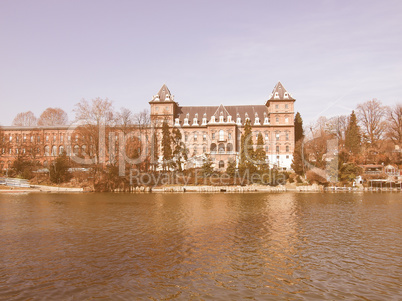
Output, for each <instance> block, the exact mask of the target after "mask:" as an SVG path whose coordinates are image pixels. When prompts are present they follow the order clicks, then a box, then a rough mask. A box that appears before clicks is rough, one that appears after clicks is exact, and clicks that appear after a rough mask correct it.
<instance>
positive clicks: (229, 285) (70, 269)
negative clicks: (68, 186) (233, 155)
mask: <svg viewBox="0 0 402 301" xmlns="http://www.w3.org/2000/svg"><path fill="white" fill-rule="evenodd" d="M401 212H402V202H401V201H400V194H392V193H389V194H386V193H382V194H292V193H287V194H60V195H55V194H29V195H6V194H1V195H0V244H1V248H0V300H13V299H15V300H24V299H33V300H35V299H38V300H39V299H48V300H60V299H68V298H73V299H79V300H81V299H91V298H103V299H112V300H116V299H121V300H133V299H155V300H160V299H164V300H170V299H181V300H188V299H195V300H205V299H213V300H220V299H221V300H229V299H237V300H239V299H241V300H243V299H252V300H277V299H286V300H300V299H306V300H312V299H317V300H323V299H326V300H334V299H342V298H343V299H368V300H392V299H394V300H398V299H400V298H402V290H401V286H400V283H401V276H400V275H402V260H401V255H400V254H402V250H401V248H402V247H401V245H402V244H401V242H402V241H401V235H400V229H401V226H402V222H401Z"/></svg>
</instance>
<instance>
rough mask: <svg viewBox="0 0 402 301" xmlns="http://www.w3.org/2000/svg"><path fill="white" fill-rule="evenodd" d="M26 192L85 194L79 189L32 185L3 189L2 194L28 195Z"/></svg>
mask: <svg viewBox="0 0 402 301" xmlns="http://www.w3.org/2000/svg"><path fill="white" fill-rule="evenodd" d="M26 192H54V193H57V192H84V189H83V188H79V187H56V186H46V185H30V186H29V187H8V186H6V187H4V186H3V187H1V188H0V193H26Z"/></svg>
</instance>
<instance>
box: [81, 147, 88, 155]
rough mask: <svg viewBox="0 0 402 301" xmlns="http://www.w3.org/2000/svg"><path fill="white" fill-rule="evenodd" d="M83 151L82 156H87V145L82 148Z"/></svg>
mask: <svg viewBox="0 0 402 301" xmlns="http://www.w3.org/2000/svg"><path fill="white" fill-rule="evenodd" d="M81 151H82V155H83V156H85V155H86V154H87V146H86V145H83V146H82V147H81Z"/></svg>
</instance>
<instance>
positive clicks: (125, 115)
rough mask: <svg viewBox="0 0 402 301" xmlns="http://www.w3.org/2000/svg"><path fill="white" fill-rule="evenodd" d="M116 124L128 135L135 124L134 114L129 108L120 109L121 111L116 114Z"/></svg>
mask: <svg viewBox="0 0 402 301" xmlns="http://www.w3.org/2000/svg"><path fill="white" fill-rule="evenodd" d="M116 123H117V125H118V126H119V127H120V128H121V129H122V131H123V133H124V134H127V132H128V131H129V129H130V128H132V126H133V124H134V115H133V113H132V112H131V111H130V110H129V109H127V108H124V107H122V108H120V111H119V112H117V113H116Z"/></svg>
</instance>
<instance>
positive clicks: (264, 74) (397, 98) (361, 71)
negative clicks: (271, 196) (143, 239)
mask: <svg viewBox="0 0 402 301" xmlns="http://www.w3.org/2000/svg"><path fill="white" fill-rule="evenodd" d="M278 81H281V83H282V84H283V85H284V87H285V88H286V89H287V90H288V91H289V92H290V94H291V95H292V96H293V97H294V98H296V103H295V111H299V112H300V113H301V115H302V117H303V120H304V122H305V124H306V123H308V122H311V121H313V120H315V119H317V118H318V117H319V116H327V117H331V116H335V115H349V114H350V113H351V111H352V110H354V109H355V108H356V106H357V104H359V103H363V102H365V101H368V100H371V99H373V98H377V99H379V100H380V101H382V103H383V104H384V105H390V106H392V105H395V104H396V103H401V102H402V1H399V0H397V1H357V0H349V1H342V0H337V1H332V0H321V1H308V0H307V1H267V0H265V1H252V0H251V1H233V0H231V1H226V0H224V1H217V0H215V1H192V0H187V1H175V0H170V1H122V0H120V1H119V0H117V1H116V0H115V1H102V0H97V1H95V0H93V1H90V0H80V1H75V0H69V1H53V0H49V1H42V0H35V1H22V0H21V1H19V0H17V1H16V0H0V125H11V123H12V120H13V119H14V117H15V116H16V115H17V114H18V113H19V112H24V111H29V110H30V111H32V112H34V113H35V115H36V116H37V117H39V116H40V114H41V113H42V112H43V111H44V110H45V109H46V108H48V107H60V108H62V109H64V110H65V111H66V112H67V113H68V114H69V118H70V120H73V119H74V113H73V109H74V105H75V104H76V103H78V102H79V101H80V100H81V99H83V98H84V99H87V100H91V99H93V98H96V97H101V98H106V97H107V98H109V99H111V100H113V104H114V107H115V108H116V109H120V108H121V107H126V108H128V109H130V110H132V111H133V112H134V113H136V112H139V111H141V110H143V109H149V104H148V102H149V101H150V100H151V99H152V95H155V94H156V93H157V92H158V91H159V89H160V87H161V86H162V85H163V84H164V83H165V84H166V85H167V86H168V87H169V89H170V91H171V93H172V94H174V95H175V100H176V101H178V102H179V104H180V105H184V106H185V105H219V104H223V105H236V104H239V105H240V104H264V103H265V101H266V99H268V97H269V95H270V94H271V92H272V90H273V88H274V86H275V85H276V83H277V82H278Z"/></svg>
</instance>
